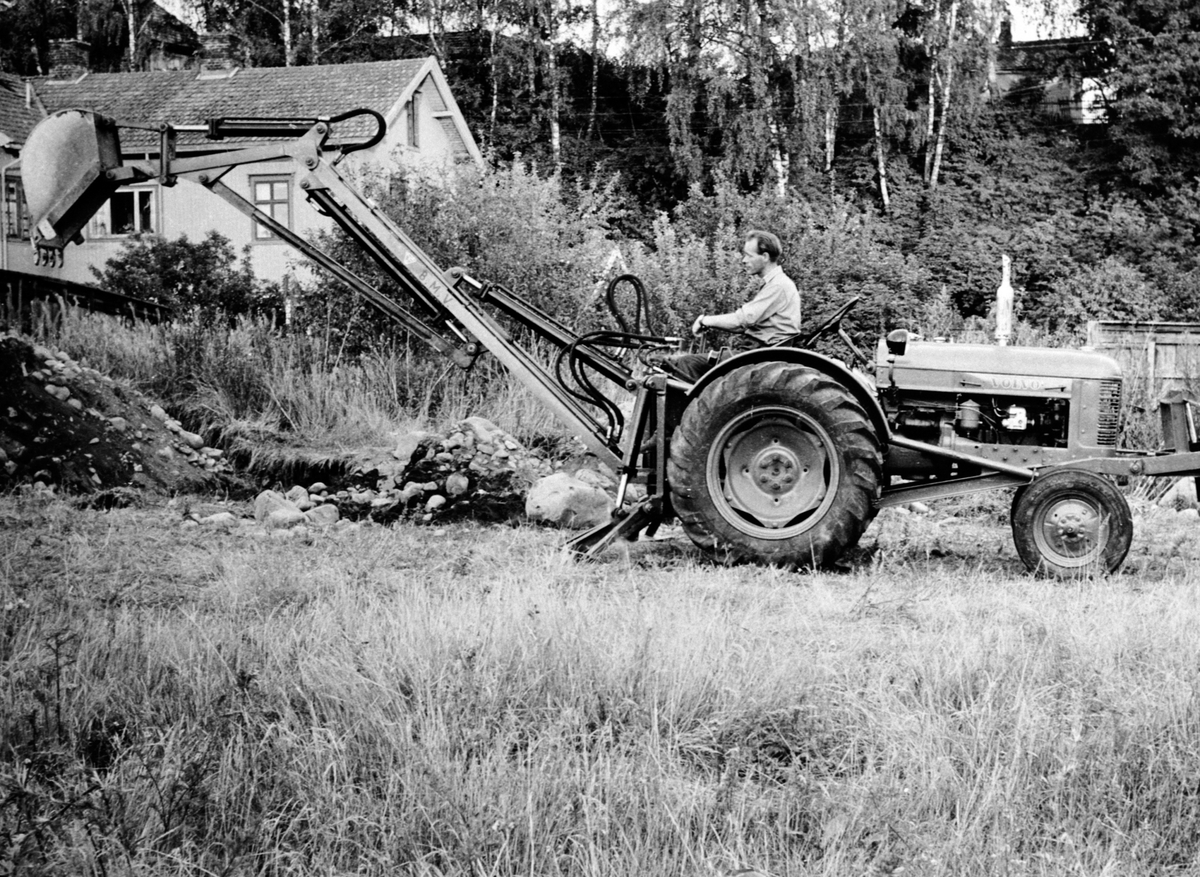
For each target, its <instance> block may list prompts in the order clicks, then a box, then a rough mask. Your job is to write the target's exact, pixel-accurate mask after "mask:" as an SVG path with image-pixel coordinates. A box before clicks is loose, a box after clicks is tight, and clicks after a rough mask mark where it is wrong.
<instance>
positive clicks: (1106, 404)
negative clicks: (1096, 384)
mask: <svg viewBox="0 0 1200 877" xmlns="http://www.w3.org/2000/svg"><path fill="white" fill-rule="evenodd" d="M1099 408H1100V411H1099V416H1098V417H1097V419H1096V444H1098V445H1100V446H1101V447H1110V448H1114V447H1116V446H1117V433H1118V432H1119V427H1120V420H1121V382H1120V381H1101V382H1100V406H1099Z"/></svg>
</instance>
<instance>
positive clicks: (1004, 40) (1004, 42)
mask: <svg viewBox="0 0 1200 877" xmlns="http://www.w3.org/2000/svg"><path fill="white" fill-rule="evenodd" d="M1012 43H1013V40H1012V19H1011V18H1006V19H1004V20H1003V21H1001V22H1000V48H1002V49H1011V48H1012Z"/></svg>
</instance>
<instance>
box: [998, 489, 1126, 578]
mask: <svg viewBox="0 0 1200 877" xmlns="http://www.w3.org/2000/svg"><path fill="white" fill-rule="evenodd" d="M1012 530H1013V542H1015V543H1016V546H1017V554H1019V555H1020V556H1021V560H1022V561H1023V562H1024V563H1025V567H1026V568H1027V569H1028V570H1029V571H1030V572H1037V573H1042V574H1045V575H1050V576H1057V577H1058V578H1072V577H1083V576H1089V575H1095V574H1097V573H1101V574H1102V573H1109V572H1113V571H1115V570H1116V569H1117V568H1118V567H1119V566H1120V565H1121V564H1122V563H1123V562H1124V560H1125V555H1127V554H1128V553H1129V546H1130V544H1131V542H1132V541H1133V516H1132V514H1131V513H1130V511H1129V503H1128V502H1126V501H1125V497H1124V496H1122V494H1121V491H1119V490H1117V488H1116V485H1114V484H1113V483H1112V482H1111V481H1109V480H1108V479H1107V478H1105V477H1103V476H1101V475H1097V474H1096V473H1094V472H1087V471H1085V470H1083V469H1059V470H1058V471H1055V472H1048V473H1047V474H1045V475H1043V476H1041V477H1040V478H1037V479H1034V480H1033V481H1032V482H1030V483H1029V484H1026V485H1024V486H1022V487H1021V489H1020V490H1018V491H1017V495H1016V496H1015V497H1014V498H1013V508H1012Z"/></svg>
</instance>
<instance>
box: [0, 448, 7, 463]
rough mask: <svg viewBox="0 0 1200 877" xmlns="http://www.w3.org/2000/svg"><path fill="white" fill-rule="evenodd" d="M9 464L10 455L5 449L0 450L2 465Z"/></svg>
mask: <svg viewBox="0 0 1200 877" xmlns="http://www.w3.org/2000/svg"><path fill="white" fill-rule="evenodd" d="M7 462H8V454H6V453H5V452H4V448H0V463H7Z"/></svg>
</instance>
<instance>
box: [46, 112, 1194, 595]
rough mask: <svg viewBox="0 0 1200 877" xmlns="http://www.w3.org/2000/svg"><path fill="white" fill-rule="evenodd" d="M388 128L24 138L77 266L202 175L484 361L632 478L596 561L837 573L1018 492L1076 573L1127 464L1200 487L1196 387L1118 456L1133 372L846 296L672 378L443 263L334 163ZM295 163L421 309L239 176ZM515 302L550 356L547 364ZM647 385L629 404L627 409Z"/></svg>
mask: <svg viewBox="0 0 1200 877" xmlns="http://www.w3.org/2000/svg"><path fill="white" fill-rule="evenodd" d="M364 123H365V124H366V126H368V128H369V126H370V124H371V123H373V124H374V130H373V132H370V131H369V132H368V134H367V135H363V139H362V140H360V141H354V142H348V143H347V142H345V139H344V138H343V139H342V140H340V141H337V142H341V143H342V145H341V146H340V147H337V148H334V147H333V146H331V145H330V143H331V134H332V132H333V131H334V130H335V128H336V127H337V126H340V125H347V126H348V127H349V128H350V129H351V130H353V131H355V132H357V131H360V130H362V129H363V127H364ZM384 125H385V123H384V120H383V118H382V117H381V116H380V115H379V114H378V113H375V112H374V111H371V110H364V109H359V110H351V111H349V112H347V113H344V114H342V115H340V116H336V117H327V118H312V119H209V120H206V121H204V122H202V123H198V124H197V123H190V124H179V125H162V126H159V128H158V130H159V131H160V140H161V144H160V146H161V148H160V150H159V158H157V159H154V160H132V161H126V160H125V159H124V158H123V157H122V155H121V149H120V134H119V130H120V127H121V126H120V125H118V124H117V123H116V122H114V121H113V120H111V119H108V118H106V117H105V116H103V115H101V114H99V113H96V112H93V111H90V110H66V111H63V112H59V113H55V114H54V115H52V116H50V117H48V118H47V119H45V120H43V121H42V122H41V123H40V124H39V125H38V126H37V128H35V130H34V131H33V132H32V133H31V135H30V137H29V139H28V140H27V142H26V145H25V149H24V158H23V181H24V186H25V190H26V201H27V203H28V204H29V207H30V211H31V213H32V214H33V218H34V221H35V225H36V229H37V240H36V246H37V247H38V248H39V251H40V252H41V253H43V254H45V261H46V262H48V263H51V264H61V261H62V259H63V250H64V248H65V247H66V245H67V244H68V243H70V242H71V241H78V240H80V236H79V233H80V230H81V229H82V228H83V227H84V226H85V225H86V223H87V221H88V219H89V218H90V217H91V216H92V215H93V214H94V213H95V212H96V211H97V210H98V209H99V208H100V206H101V205H102V204H103V203H104V201H105V200H106V199H107V198H108V197H110V196H111V195H112V194H113V193H114V192H115V191H116V190H117V188H118V187H119V186H121V185H128V184H130V183H135V182H140V181H146V180H158V181H159V182H160V184H162V185H174V184H175V183H176V182H177V181H179V180H185V181H190V182H192V183H196V184H199V185H200V186H203V187H205V188H207V189H209V190H210V191H212V192H213V193H214V194H216V195H218V196H219V197H221V198H223V199H225V200H226V201H227V202H229V203H230V204H232V205H233V206H234V207H236V208H237V209H238V210H240V211H241V212H243V213H244V214H246V215H247V216H250V217H253V218H254V219H256V220H257V221H258V222H259V223H261V224H262V225H263V226H265V227H266V228H268V229H270V230H271V232H273V233H274V234H275V235H277V236H278V237H280V238H282V239H283V240H285V241H286V242H287V243H289V244H291V245H292V246H293V247H295V248H296V249H297V250H299V251H300V252H302V253H304V254H305V255H306V256H307V257H308V258H309V259H310V260H312V261H313V262H314V263H315V264H316V265H317V266H319V267H320V268H323V269H325V270H327V271H329V272H330V273H332V274H333V275H334V276H335V277H336V278H338V279H339V280H340V281H342V282H343V283H345V284H346V285H347V286H348V287H350V288H351V289H353V290H354V291H356V292H357V293H358V294H360V295H361V296H363V298H365V299H366V300H367V301H368V302H369V303H371V304H372V305H374V306H375V307H376V308H378V309H379V310H380V311H382V312H383V313H384V314H386V315H388V316H389V317H391V318H392V319H393V320H395V321H396V322H397V323H398V324H399V325H401V326H402V327H404V328H405V329H406V330H407V331H408V332H409V333H411V334H412V335H415V336H416V337H419V338H421V339H422V340H424V341H425V342H426V343H428V344H429V345H430V346H431V347H432V348H433V349H434V350H436V351H437V352H439V353H441V354H443V355H445V356H446V357H448V358H449V359H450V360H451V361H453V362H454V363H456V364H457V365H459V366H460V367H462V368H470V367H471V366H472V364H473V363H474V362H475V360H476V359H477V358H478V357H479V356H480V355H481V354H483V353H484V352H485V351H486V352H489V353H490V354H491V355H493V356H494V357H496V359H497V360H499V361H500V362H501V363H502V364H503V365H504V366H505V367H506V368H507V369H508V370H509V371H510V372H511V373H512V374H513V375H515V376H516V378H517V379H519V380H520V381H522V382H523V383H524V384H525V385H526V386H528V387H529V388H530V390H531V391H532V392H533V393H534V394H535V395H536V396H537V397H538V398H539V399H540V400H541V401H542V402H543V403H544V404H545V405H547V406H548V407H549V408H550V410H551V411H552V412H553V413H554V414H555V415H556V416H557V417H558V418H559V419H560V420H561V421H562V422H563V423H564V424H565V425H566V426H567V427H568V428H569V429H570V430H571V431H572V432H573V433H574V434H576V435H577V436H578V437H579V438H580V439H582V441H583V442H584V443H585V444H586V445H587V447H588V448H589V449H590V450H591V452H592V453H594V454H595V455H596V457H597V458H598V459H599V460H600V461H602V462H603V463H605V464H607V465H608V466H609V467H610V468H611V469H612V470H613V471H614V472H616V473H618V475H619V479H620V480H619V484H618V492H617V504H616V511H615V512H614V514H613V516H612V519H611V520H610V521H608V522H606V523H604V524H602V525H601V526H598V527H596V528H594V529H592V530H589V531H586V532H584V533H581V534H580V535H578V536H576V537H575V538H573V539H571V540H570V541H569V542H568V545H569V547H570V548H571V550H572V551H574V552H576V553H577V554H579V555H582V556H593V555H595V554H598V553H599V552H601V551H602V550H604V548H605V547H606V546H608V545H609V544H610V543H612V542H613V540H615V539H634V538H637V537H638V535H639V534H641V533H643V532H645V533H646V534H647V535H652V534H653V533H654V532H655V531H656V529H657V528H658V527H659V526H660V525H661V524H662V523H664V522H666V521H670V520H673V519H676V518H677V519H678V520H679V522H680V524H681V525H682V527H683V529H684V530H685V532H686V533H687V535H688V537H689V538H690V539H691V540H692V541H693V542H694V543H695V544H696V545H697V546H699V547H700V548H701V549H702V550H703V551H704V552H706V553H708V554H709V555H711V556H712V557H713V558H714V559H716V560H718V561H721V562H726V563H735V562H745V561H748V562H755V563H762V564H773V565H780V566H786V567H821V566H825V565H829V564H832V563H834V562H836V561H837V560H838V559H839V558H841V557H842V556H843V555H844V554H845V553H846V552H847V551H849V550H850V549H851V548H853V547H854V545H855V544H856V543H857V542H858V540H859V538H860V537H861V536H862V534H863V532H864V530H865V529H866V528H867V526H868V525H869V524H870V522H871V520H872V518H873V517H874V516H875V514H876V513H877V512H878V510H879V509H881V508H884V507H886V506H894V505H900V504H905V503H911V502H914V501H918V500H920V501H924V500H934V499H941V498H945V497H951V496H959V495H963V494H968V493H973V492H977V491H986V490H996V489H1014V488H1015V493H1014V498H1013V504H1012V514H1011V523H1012V531H1013V538H1014V540H1015V543H1016V547H1017V551H1018V554H1019V555H1020V557H1021V559H1022V561H1023V562H1024V564H1025V565H1026V566H1027V567H1028V568H1029V569H1030V570H1031V571H1035V572H1039V573H1043V574H1048V575H1051V576H1059V577H1070V576H1079V575H1087V574H1095V573H1107V572H1112V571H1114V570H1116V569H1117V568H1118V567H1119V566H1120V565H1121V563H1122V562H1123V561H1124V559H1125V556H1126V554H1127V553H1128V551H1129V547H1130V542H1131V539H1132V531H1133V525H1132V516H1131V513H1130V509H1129V505H1128V503H1127V502H1126V500H1125V497H1124V495H1123V494H1122V493H1121V492H1120V490H1118V488H1117V486H1116V484H1115V483H1114V480H1113V479H1114V478H1128V477H1131V476H1175V477H1178V476H1191V477H1193V478H1196V479H1197V489H1198V490H1200V443H1198V442H1197V436H1196V427H1195V422H1194V418H1193V412H1192V405H1193V402H1194V400H1192V399H1191V398H1190V397H1189V396H1187V395H1186V394H1184V393H1181V392H1174V393H1173V394H1169V395H1168V396H1167V397H1166V398H1164V399H1163V400H1162V403H1161V415H1162V426H1163V447H1162V448H1161V449H1159V450H1155V451H1129V450H1123V449H1121V448H1120V447H1119V446H1118V445H1119V441H1118V440H1119V436H1120V427H1121V422H1120V418H1121V389H1122V375H1121V370H1120V367H1119V365H1118V364H1117V363H1116V362H1115V361H1114V360H1113V359H1111V358H1109V357H1107V356H1104V355H1102V354H1099V353H1094V352H1087V351H1072V350H1057V349H1042V348H1022V347H1009V346H1000V345H997V346H991V345H983V344H953V343H940V342H936V341H934V342H929V341H924V340H921V339H919V338H917V337H915V336H914V335H913V334H912V333H910V332H908V331H907V330H904V329H897V330H894V331H892V332H891V333H889V334H888V336H887V337H886V338H884V339H883V340H881V341H880V342H879V345H878V347H877V349H876V351H875V355H874V357H873V358H869V357H867V356H865V355H864V354H863V353H862V351H860V350H859V349H858V348H857V347H856V346H855V344H854V342H853V340H852V339H851V337H850V335H849V334H848V333H847V332H846V330H845V329H844V328H843V327H842V322H843V320H844V318H845V317H846V315H847V313H849V312H850V310H851V309H852V308H853V307H854V305H855V302H856V300H853V299H852V300H850V301H848V302H847V303H846V304H845V305H843V306H842V307H841V308H839V309H838V310H837V311H836V312H835V313H833V314H832V315H831V316H830V317H829V318H828V319H826V320H825V321H824V322H822V323H821V324H820V325H818V326H817V327H815V328H814V329H812V330H810V331H808V332H806V333H805V334H804V335H802V336H798V337H796V338H793V339H789V340H788V341H787V342H786V343H784V344H781V345H776V346H773V347H763V348H758V349H754V350H749V351H744V352H738V353H734V352H732V351H729V350H725V351H718V352H715V353H713V354H712V367H711V368H710V369H709V370H708V371H707V372H706V373H705V374H704V375H703V376H702V377H701V378H700V379H699V380H698V381H694V382H692V381H687V380H683V379H681V378H680V377H678V376H677V375H674V374H673V373H672V371H671V368H670V365H669V362H670V356H669V354H670V353H671V352H677V351H678V350H679V349H680V347H681V342H680V340H679V339H677V338H672V337H668V336H662V335H657V334H654V333H653V332H651V331H648V330H647V331H645V332H643V331H641V330H640V327H641V321H640V320H638V321H637V325H636V326H635V328H634V330H633V331H630V327H629V326H628V324H627V323H626V322H625V320H624V319H623V318H621V316H620V314H619V312H617V310H616V308H615V307H614V315H615V316H617V318H618V321H619V323H620V325H621V329H620V330H619V331H618V330H611V331H609V330H605V331H597V332H590V333H586V334H582V335H580V334H578V333H576V332H574V331H572V330H571V329H570V328H569V327H567V326H564V325H562V324H561V323H560V322H559V321H557V320H556V319H554V318H553V317H552V316H550V315H549V314H547V313H545V312H544V311H542V310H540V309H538V308H536V307H534V306H533V305H531V304H530V303H529V302H527V301H525V300H524V299H522V297H521V296H520V295H519V294H517V293H514V292H512V291H510V290H508V289H506V288H504V287H503V286H500V285H497V284H491V283H487V282H483V281H480V280H477V279H475V278H473V277H471V276H469V275H468V274H467V273H466V272H464V271H463V270H461V269H458V268H450V269H443V268H441V267H440V266H438V265H437V264H435V263H434V262H433V261H432V260H431V259H430V258H429V256H427V255H426V254H425V253H424V252H423V251H422V250H421V249H420V248H419V247H418V246H417V245H416V244H415V243H413V241H412V240H411V239H410V238H409V237H408V236H407V235H406V234H405V233H404V231H403V230H402V229H400V228H399V227H397V226H396V224H395V223H394V222H393V221H392V220H391V219H390V218H388V217H387V216H385V215H384V214H382V213H381V212H380V211H378V210H377V209H376V208H375V207H374V206H372V205H371V204H370V203H369V202H368V201H367V200H366V199H364V198H363V196H362V195H361V194H359V193H358V192H357V191H356V190H355V189H354V188H353V187H352V186H351V185H350V184H349V183H347V181H346V179H345V178H344V177H343V175H342V174H341V173H340V172H339V170H338V164H339V163H340V161H341V160H342V158H344V157H345V155H347V154H349V153H351V152H353V151H355V150H358V149H364V148H367V147H368V146H371V145H373V144H374V143H377V142H379V140H380V139H381V138H382V137H383V134H384V130H385V129H384ZM141 127H145V126H141ZM185 130H187V131H204V132H206V134H207V136H208V137H209V138H210V139H211V140H213V141H215V142H216V143H219V141H221V140H224V139H226V138H239V139H240V141H241V142H246V141H247V140H249V141H251V142H252V145H246V146H243V147H240V148H232V149H225V150H222V149H220V148H219V147H218V146H217V145H216V143H215V144H214V151H213V152H210V153H207V154H203V155H188V156H179V155H177V154H176V150H175V148H174V147H175V137H176V134H177V133H178V132H180V131H185ZM282 158H290V159H291V160H292V161H293V162H294V166H295V167H296V170H297V176H298V182H299V187H300V190H301V191H302V192H303V193H304V194H305V196H306V197H307V198H308V199H309V200H310V201H311V202H313V204H314V205H315V206H316V207H317V209H318V210H319V211H320V212H322V213H323V214H325V215H327V216H329V217H330V218H331V219H332V220H333V222H334V223H336V224H337V225H338V226H339V227H340V228H341V229H342V230H343V231H344V232H345V233H346V234H347V235H348V236H349V237H350V238H351V239H352V240H354V241H355V242H357V244H358V245H359V246H361V247H362V249H363V251H364V252H366V253H367V254H368V255H369V256H370V257H371V258H372V260H373V261H374V262H375V263H376V264H377V265H378V266H379V268H380V269H381V271H382V272H383V274H384V275H386V276H387V277H388V278H389V279H390V280H391V281H393V282H394V283H395V285H396V286H397V287H399V289H400V290H402V291H403V293H404V295H405V297H406V299H407V301H405V302H401V301H397V300H396V299H395V298H394V297H392V296H391V295H388V294H385V293H384V292H382V291H381V290H380V289H378V288H377V287H376V286H373V285H372V284H371V283H369V282H368V281H367V280H365V279H363V278H362V277H360V276H358V275H357V274H355V273H354V272H353V271H351V270H350V269H349V268H347V267H346V266H345V265H343V264H341V263H340V262H338V261H337V260H336V259H334V258H332V257H331V256H329V255H328V254H326V253H325V252H323V251H321V250H319V249H318V248H317V247H315V246H314V245H313V244H312V243H311V242H309V241H308V240H307V239H305V238H304V237H303V236H301V235H299V234H297V233H295V232H294V231H292V230H291V229H289V228H287V227H286V226H285V225H282V224H281V223H279V222H277V221H276V220H275V219H274V218H273V217H271V216H270V215H268V214H266V213H264V212H263V211H261V210H259V209H257V208H256V207H255V205H254V204H253V203H251V202H249V201H248V200H247V199H246V198H244V197H243V196H242V195H240V194H239V193H237V192H235V191H234V190H233V189H231V188H230V187H229V186H227V185H225V184H224V183H223V182H222V177H223V176H224V175H225V173H227V172H228V170H229V169H230V168H232V167H235V166H242V165H252V164H254V163H259V162H265V161H278V160H280V159H282ZM618 283H628V284H631V285H632V286H633V287H634V289H635V292H636V293H637V302H638V303H637V307H638V309H639V315H640V313H641V311H642V310H644V309H645V302H644V300H643V293H644V290H643V289H642V287H641V284H640V282H639V281H638V280H637V279H636V278H634V277H631V276H629V275H625V276H622V277H619V278H617V279H616V281H614V283H613V284H610V286H609V302H610V304H612V303H613V291H614V289H615V288H616V284H618ZM499 317H502V318H504V319H505V320H507V321H509V324H510V325H516V326H520V327H523V328H524V329H525V330H527V333H526V334H528V335H530V336H532V337H536V338H538V339H541V340H543V341H546V342H549V344H550V345H552V346H553V347H555V348H557V350H558V351H559V353H558V356H557V359H556V361H555V362H554V364H553V366H552V367H550V366H547V365H545V364H543V363H542V362H540V361H539V360H538V359H537V358H536V357H535V356H533V355H532V354H531V353H530V352H529V350H527V349H526V347H525V346H523V345H522V344H521V343H518V341H517V340H515V339H514V337H513V334H512V333H511V332H510V331H509V328H508V327H507V325H506V324H505V323H504V322H501V319H499ZM827 336H834V337H836V338H840V339H841V341H842V342H843V343H845V344H846V345H847V348H848V350H849V351H850V363H851V364H847V362H845V361H842V360H841V359H837V358H834V357H831V356H827V355H823V354H822V353H819V352H817V351H815V350H814V349H812V348H813V345H814V343H815V342H817V341H819V340H821V339H822V338H825V337H827ZM853 364H857V366H858V367H857V368H856V367H852V365H853ZM614 388H615V389H614ZM618 393H619V394H622V399H617V398H614V396H615V395H616V394H618ZM630 396H631V397H632V404H631V405H623V404H621V403H622V401H628V399H629V397H630ZM633 485H641V486H642V489H639V490H637V491H636V492H635V491H634V490H632V489H631V488H632V486H633ZM635 495H636V496H637V498H636V499H634V497H635Z"/></svg>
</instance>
